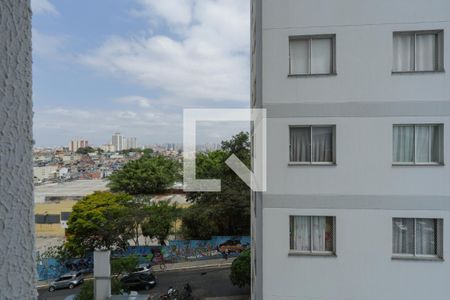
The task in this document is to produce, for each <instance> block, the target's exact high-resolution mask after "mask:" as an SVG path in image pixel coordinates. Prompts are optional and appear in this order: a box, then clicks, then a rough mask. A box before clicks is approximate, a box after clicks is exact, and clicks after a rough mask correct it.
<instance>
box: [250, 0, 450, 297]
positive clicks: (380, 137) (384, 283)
mask: <svg viewBox="0 0 450 300" xmlns="http://www.w3.org/2000/svg"><path fill="white" fill-rule="evenodd" d="M261 3H262V6H263V7H262V61H261V65H262V83H261V85H260V89H261V91H260V92H261V93H262V107H265V108H267V109H268V117H269V119H268V126H267V128H268V136H267V137H268V143H267V144H268V161H267V164H268V165H267V174H268V178H267V183H268V190H267V192H265V193H263V195H262V203H263V207H264V208H263V214H262V228H259V229H258V230H262V232H263V234H262V236H263V239H262V242H263V246H262V248H261V249H256V251H257V254H261V253H262V255H263V261H262V266H259V270H261V269H262V272H263V299H264V300H267V299H274V300H275V299H276V300H287V299H289V300H291V299H295V300H312V299H314V300H325V299H326V300H361V299H365V300H379V299H383V300H391V299H392V300H394V299H395V300H397V299H408V300H416V299H417V300H419V299H420V300H421V299H433V300H444V299H449V295H450V286H449V285H448V280H449V278H450V265H449V263H448V262H447V260H448V259H449V255H450V242H449V240H450V239H449V237H450V235H449V233H450V226H449V224H450V167H449V159H450V106H449V103H450V77H449V75H448V72H449V71H450V51H449V50H450V37H449V34H450V33H449V32H450V1H448V0H430V1H421V0H379V1H372V0H339V1H337V0H261ZM425 29H426V30H431V29H433V30H434V29H443V30H444V49H445V52H444V68H445V70H446V72H439V73H426V74H425V73H421V74H391V71H392V56H393V55H392V53H393V45H392V40H393V32H394V31H408V30H425ZM314 34H336V72H337V75H330V76H310V77H308V76H301V77H288V71H289V43H288V38H289V36H292V35H314ZM256 63H257V62H256ZM256 94H257V92H256ZM335 104H339V105H335ZM330 107H331V108H330ZM342 107H344V109H342ZM398 123H443V124H444V163H445V165H444V166H404V167H399V166H392V126H393V124H398ZM302 124H305V125H314V124H334V125H336V165H335V166H289V165H288V162H289V125H302ZM422 197H423V201H421V199H422ZM346 198H348V199H350V200H349V201H347V200H346ZM278 200H279V201H278ZM359 200H361V201H359ZM352 206H354V207H352ZM367 207H368V208H370V209H367ZM356 208H358V209H356ZM295 214H300V215H331V216H336V224H337V229H336V231H337V235H336V246H337V249H336V253H337V257H309V256H308V257H307V256H288V252H289V215H295ZM393 217H433V218H437V217H439V218H443V219H444V231H443V232H444V245H443V246H444V259H445V261H398V260H392V259H391V256H392V218H393ZM259 218H261V217H259ZM254 224H256V222H254ZM257 267H258V266H257ZM258 300H259V299H258Z"/></svg>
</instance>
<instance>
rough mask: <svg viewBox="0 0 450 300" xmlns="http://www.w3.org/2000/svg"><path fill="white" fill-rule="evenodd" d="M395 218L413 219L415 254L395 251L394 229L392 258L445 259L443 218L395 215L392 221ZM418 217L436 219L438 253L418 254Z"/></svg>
mask: <svg viewBox="0 0 450 300" xmlns="http://www.w3.org/2000/svg"><path fill="white" fill-rule="evenodd" d="M395 219H413V220H414V226H413V232H414V254H409V253H394V251H393V246H394V245H393V243H394V231H393V230H392V259H406V260H444V249H443V247H444V233H443V231H444V219H443V218H433V217H393V218H392V223H394V220H395ZM418 219H429V220H434V221H435V226H436V229H435V230H436V254H417V232H416V227H417V225H416V224H417V220H418Z"/></svg>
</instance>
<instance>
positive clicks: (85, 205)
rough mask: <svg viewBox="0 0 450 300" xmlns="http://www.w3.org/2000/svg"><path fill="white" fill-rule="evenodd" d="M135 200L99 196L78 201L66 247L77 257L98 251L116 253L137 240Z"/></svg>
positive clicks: (121, 195)
mask: <svg viewBox="0 0 450 300" xmlns="http://www.w3.org/2000/svg"><path fill="white" fill-rule="evenodd" d="M132 203H133V197H131V196H129V195H126V194H122V193H119V194H113V193H110V192H95V193H94V194H92V195H88V196H86V197H84V198H83V199H82V200H80V201H78V202H77V203H76V204H75V205H74V207H73V211H72V213H71V215H70V218H69V221H68V223H67V224H68V229H67V233H68V238H67V242H66V244H65V247H66V248H67V249H68V250H69V251H70V252H71V253H73V254H75V255H83V254H84V253H85V252H86V251H92V250H95V249H116V248H120V249H122V248H124V247H126V246H127V245H128V240H129V239H131V238H132V237H133V219H132V218H131V217H130V216H132V214H133V209H132Z"/></svg>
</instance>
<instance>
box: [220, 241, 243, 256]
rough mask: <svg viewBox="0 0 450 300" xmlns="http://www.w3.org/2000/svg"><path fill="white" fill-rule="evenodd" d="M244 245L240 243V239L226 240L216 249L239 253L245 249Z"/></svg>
mask: <svg viewBox="0 0 450 300" xmlns="http://www.w3.org/2000/svg"><path fill="white" fill-rule="evenodd" d="M245 248H246V247H245V246H244V245H242V244H241V241H240V240H227V241H225V242H224V243H222V244H220V245H219V247H218V250H219V251H220V252H222V253H223V252H236V253H241V252H242V251H244V250H245Z"/></svg>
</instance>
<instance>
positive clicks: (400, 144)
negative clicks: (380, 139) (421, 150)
mask: <svg viewBox="0 0 450 300" xmlns="http://www.w3.org/2000/svg"><path fill="white" fill-rule="evenodd" d="M393 148H394V149H393V150H394V153H393V156H394V157H393V159H394V162H414V126H394V137H393Z"/></svg>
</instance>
